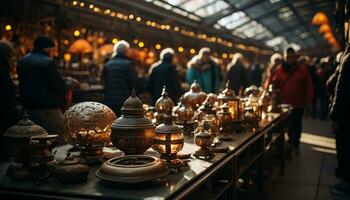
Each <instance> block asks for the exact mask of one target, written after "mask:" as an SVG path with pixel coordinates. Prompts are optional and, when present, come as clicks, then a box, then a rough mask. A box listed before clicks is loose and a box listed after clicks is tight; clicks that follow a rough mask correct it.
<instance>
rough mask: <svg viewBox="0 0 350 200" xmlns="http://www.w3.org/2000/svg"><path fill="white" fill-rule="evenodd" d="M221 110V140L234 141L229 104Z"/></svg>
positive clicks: (219, 113)
mask: <svg viewBox="0 0 350 200" xmlns="http://www.w3.org/2000/svg"><path fill="white" fill-rule="evenodd" d="M220 108H221V110H220V111H219V112H218V114H217V116H218V120H219V127H220V137H219V138H220V140H228V141H230V140H232V139H233V130H232V116H231V113H230V112H229V107H228V105H227V103H224V105H222V106H220Z"/></svg>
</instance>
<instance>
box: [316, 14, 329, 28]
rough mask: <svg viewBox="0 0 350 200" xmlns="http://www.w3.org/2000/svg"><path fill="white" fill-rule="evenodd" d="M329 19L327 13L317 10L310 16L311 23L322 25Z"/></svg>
mask: <svg viewBox="0 0 350 200" xmlns="http://www.w3.org/2000/svg"><path fill="white" fill-rule="evenodd" d="M328 23H329V20H328V17H327V15H326V14H325V13H324V12H317V13H316V14H315V15H314V17H313V18H312V24H316V25H322V24H328Z"/></svg>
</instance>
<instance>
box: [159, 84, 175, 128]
mask: <svg viewBox="0 0 350 200" xmlns="http://www.w3.org/2000/svg"><path fill="white" fill-rule="evenodd" d="M155 108H156V111H157V112H156V113H155V118H156V124H157V125H159V124H161V123H163V118H164V115H165V114H166V113H171V112H172V110H173V108H174V102H173V101H172V100H171V99H170V98H169V97H168V93H167V91H166V87H165V86H164V87H163V91H162V96H161V97H160V98H159V99H158V100H157V102H156V104H155Z"/></svg>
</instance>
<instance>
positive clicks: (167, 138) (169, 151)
mask: <svg viewBox="0 0 350 200" xmlns="http://www.w3.org/2000/svg"><path fill="white" fill-rule="evenodd" d="M163 121H164V123H162V124H160V125H158V126H157V127H156V129H155V130H154V133H155V137H154V140H153V142H154V144H153V149H154V150H156V151H157V152H158V153H160V155H161V158H162V159H165V160H166V162H167V163H171V160H175V159H177V156H176V154H177V153H178V152H179V151H181V149H182V148H183V145H184V136H183V133H182V130H181V128H180V127H178V126H177V125H174V124H173V121H172V116H171V114H169V115H165V116H164V120H163Z"/></svg>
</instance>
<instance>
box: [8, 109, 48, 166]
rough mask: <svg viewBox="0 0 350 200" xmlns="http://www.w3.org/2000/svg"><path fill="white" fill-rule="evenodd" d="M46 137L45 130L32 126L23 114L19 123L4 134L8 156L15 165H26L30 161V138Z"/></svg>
mask: <svg viewBox="0 0 350 200" xmlns="http://www.w3.org/2000/svg"><path fill="white" fill-rule="evenodd" d="M40 135H42V136H43V135H48V133H47V132H46V131H45V129H44V128H43V127H41V126H39V125H36V124H34V122H32V121H31V120H30V119H29V118H28V115H27V114H26V113H25V114H24V115H23V118H22V119H21V120H19V122H18V123H17V124H16V125H14V126H11V127H10V128H8V129H7V131H6V132H5V133H4V136H5V137H6V139H7V141H8V142H7V144H8V150H9V153H10V155H11V156H12V157H13V158H14V160H15V162H17V163H23V162H25V163H27V162H30V159H31V155H30V153H31V145H30V138H31V137H33V136H40Z"/></svg>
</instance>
